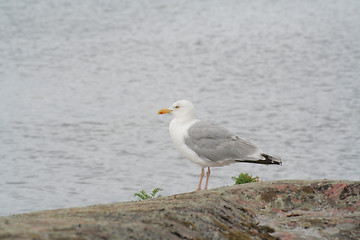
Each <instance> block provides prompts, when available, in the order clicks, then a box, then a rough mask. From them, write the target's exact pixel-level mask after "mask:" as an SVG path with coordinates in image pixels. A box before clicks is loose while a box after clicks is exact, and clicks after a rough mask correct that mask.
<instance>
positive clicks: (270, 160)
mask: <svg viewBox="0 0 360 240" xmlns="http://www.w3.org/2000/svg"><path fill="white" fill-rule="evenodd" d="M261 156H263V157H264V158H265V160H264V164H277V165H282V161H281V159H280V158H277V157H273V156H270V155H267V154H265V153H263V154H261ZM265 162H266V163H265Z"/></svg>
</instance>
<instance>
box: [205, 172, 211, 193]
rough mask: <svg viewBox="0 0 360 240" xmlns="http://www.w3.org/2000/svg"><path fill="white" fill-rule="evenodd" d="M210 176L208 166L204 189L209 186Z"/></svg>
mask: <svg viewBox="0 0 360 240" xmlns="http://www.w3.org/2000/svg"><path fill="white" fill-rule="evenodd" d="M209 177H210V168H209V167H208V171H207V172H206V182H205V188H204V190H206V189H207V186H208V183H209Z"/></svg>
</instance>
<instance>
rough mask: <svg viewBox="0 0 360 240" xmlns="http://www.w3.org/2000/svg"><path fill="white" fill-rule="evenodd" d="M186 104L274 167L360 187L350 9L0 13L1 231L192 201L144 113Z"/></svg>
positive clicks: (356, 33) (195, 7) (247, 168)
mask: <svg viewBox="0 0 360 240" xmlns="http://www.w3.org/2000/svg"><path fill="white" fill-rule="evenodd" d="M178 99H188V100H191V101H192V102H193V103H194V105H195V107H196V109H197V115H198V117H199V118H200V119H202V120H207V121H211V122H213V123H216V124H218V125H220V126H223V127H226V128H228V129H229V130H231V131H233V132H234V133H236V134H237V135H238V136H239V137H241V138H244V139H246V140H248V141H250V142H252V143H254V144H256V145H257V146H259V147H260V148H261V149H262V150H263V151H264V152H266V153H268V154H272V155H275V156H279V157H281V158H282V159H283V165H282V166H264V165H254V164H233V165H230V166H225V167H221V168H213V169H212V175H211V177H210V183H209V187H210V188H216V187H220V186H225V185H232V184H233V183H234V181H233V180H232V179H231V177H232V176H236V175H238V174H239V173H241V172H248V173H250V174H252V175H253V176H259V177H260V179H261V180H264V181H266V180H280V179H348V180H359V178H360V177H359V176H360V160H359V155H360V1H358V0H344V1H338V0H321V1H320V0H295V1H289V0H251V1H250V0H225V1H220V0H210V1H201V0H198V1H193V0H182V1H178V0H176V1H175V0H157V1H131V0H122V1H115V0H113V1H110V0H104V1H96V0H84V1H72V0H46V1H41V0H31V1H30V0H25V1H23V0H2V1H0V215H9V214H16V213H24V212H29V211H38V210H45V209H55V208H65V207H77V206H87V205H92V204H101V203H111V202H118V201H131V200H135V199H136V198H135V197H134V196H133V194H134V193H136V192H138V191H140V190H142V189H144V190H146V191H148V192H149V191H151V190H152V189H153V188H155V187H161V188H163V189H164V190H163V192H161V193H162V195H171V194H177V193H183V192H189V191H193V190H195V189H196V187H197V183H198V180H199V175H200V167H199V166H197V165H195V164H193V163H191V162H189V161H188V160H186V159H184V158H183V157H181V156H180V154H179V153H178V152H177V151H176V150H175V148H174V147H173V145H172V142H171V140H170V137H169V134H168V124H169V122H170V120H171V116H164V115H158V114H157V111H158V110H159V109H161V108H165V107H168V106H170V105H171V103H172V102H174V101H175V100H178Z"/></svg>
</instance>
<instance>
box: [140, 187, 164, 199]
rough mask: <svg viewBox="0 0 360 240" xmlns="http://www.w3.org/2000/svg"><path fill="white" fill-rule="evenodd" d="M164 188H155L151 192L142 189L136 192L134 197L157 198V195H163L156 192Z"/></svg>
mask: <svg viewBox="0 0 360 240" xmlns="http://www.w3.org/2000/svg"><path fill="white" fill-rule="evenodd" d="M162 190H163V189H162V188H155V189H154V190H152V192H151V193H150V195H149V194H147V193H146V192H145V191H144V190H141V191H140V192H138V193H135V194H134V197H138V199H139V200H146V199H151V198H157V197H161V195H157V196H156V194H157V193H158V192H160V191H162Z"/></svg>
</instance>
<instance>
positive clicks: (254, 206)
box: [0, 180, 360, 239]
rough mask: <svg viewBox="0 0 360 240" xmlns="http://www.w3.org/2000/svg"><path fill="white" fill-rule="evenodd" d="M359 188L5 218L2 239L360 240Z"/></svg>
mask: <svg viewBox="0 0 360 240" xmlns="http://www.w3.org/2000/svg"><path fill="white" fill-rule="evenodd" d="M359 191H360V182H352V181H328V180H321V181H275V182H260V183H249V184H242V185H236V186H231V187H222V188H217V189H211V190H207V191H200V192H191V193H185V194H180V195H174V196H170V197H163V198H158V199H152V200H145V201H139V202H125V203H114V204H107V205H96V206H90V207H83V208H70V209H59V210H51V211H42V212H35V213H30V214H21V215H13V216H9V217H1V218H0V239H359V238H360V237H359V236H360V196H359Z"/></svg>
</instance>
